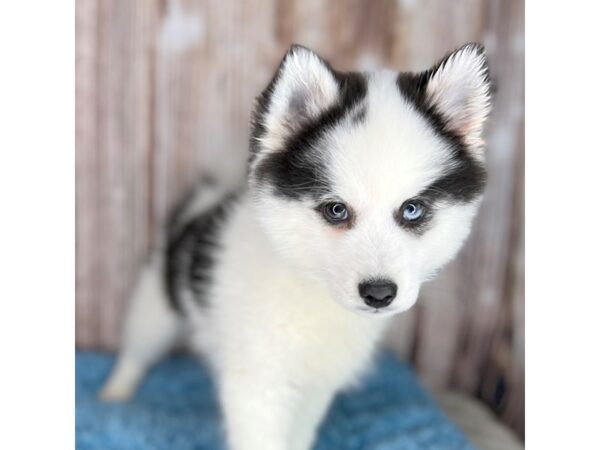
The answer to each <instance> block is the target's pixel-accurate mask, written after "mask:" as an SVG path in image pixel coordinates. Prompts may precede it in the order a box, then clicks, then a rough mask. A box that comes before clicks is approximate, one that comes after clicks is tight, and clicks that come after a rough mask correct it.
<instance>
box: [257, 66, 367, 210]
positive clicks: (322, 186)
mask: <svg viewBox="0 0 600 450" xmlns="http://www.w3.org/2000/svg"><path fill="white" fill-rule="evenodd" d="M331 70H332V74H333V75H334V77H335V79H336V81H337V83H338V85H339V98H338V100H337V101H336V102H335V103H334V104H333V105H332V106H330V107H329V108H327V109H326V110H325V111H323V113H321V114H320V115H319V116H318V117H316V118H315V119H313V120H311V121H309V122H308V123H307V124H306V125H305V126H304V127H302V128H301V129H300V130H299V131H298V132H296V133H294V134H293V135H291V136H289V137H288V138H287V139H285V141H284V143H283V145H282V148H281V149H276V150H274V151H273V152H272V153H270V154H269V155H267V156H265V158H264V159H263V160H261V161H260V162H259V163H258V165H257V167H256V168H255V177H256V180H257V181H258V182H259V183H267V184H269V185H271V186H273V188H274V192H275V194H277V195H280V196H283V197H286V198H289V199H294V200H298V199H300V198H302V197H306V196H310V197H313V198H318V197H321V196H322V195H325V194H327V193H329V192H330V184H331V182H330V180H329V178H328V175H327V168H326V167H325V166H324V164H323V161H324V160H325V157H324V155H325V151H324V149H323V148H321V147H320V146H321V145H322V139H323V136H324V134H325V133H326V132H327V131H329V130H331V129H333V128H335V127H336V126H337V125H339V124H340V123H341V122H342V121H343V120H344V119H345V118H346V117H347V116H348V115H349V114H352V113H355V116H356V115H358V119H359V120H362V119H363V118H364V114H366V108H362V107H359V108H358V109H356V107H357V105H359V103H360V102H361V101H362V100H363V99H364V98H365V97H366V95H367V81H366V79H365V76H364V75H363V74H360V73H357V72H346V73H343V72H337V71H334V70H333V69H331ZM265 92H267V94H268V93H269V92H270V93H271V94H272V88H271V89H270V90H269V88H267V91H265ZM269 95H270V94H269ZM265 101H267V102H268V100H265V99H264V98H263V99H262V102H263V103H262V105H263V106H259V107H258V108H257V110H256V114H266V113H267V110H268V106H264V102H265ZM363 109H364V112H362V111H361V110H363ZM355 110H356V112H355ZM351 118H352V119H353V120H355V117H354V116H351ZM262 123H263V119H262V118H260V117H258V118H257V117H255V118H254V120H253V124H254V128H253V138H252V140H251V141H252V142H251V151H252V152H253V153H254V154H256V153H257V152H259V151H260V149H259V148H258V146H260V143H259V142H258V140H257V137H258V138H260V137H262V136H264V133H265V132H266V130H265V128H264V125H261V124H262Z"/></svg>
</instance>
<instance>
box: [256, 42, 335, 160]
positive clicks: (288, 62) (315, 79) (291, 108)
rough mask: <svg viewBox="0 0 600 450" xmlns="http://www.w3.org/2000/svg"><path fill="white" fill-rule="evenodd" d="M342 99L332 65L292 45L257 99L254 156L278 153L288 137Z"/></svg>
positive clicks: (304, 49)
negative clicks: (269, 151)
mask: <svg viewBox="0 0 600 450" xmlns="http://www.w3.org/2000/svg"><path fill="white" fill-rule="evenodd" d="M338 96H339V84H338V82H337V80H336V77H335V75H334V72H333V70H332V69H331V67H330V66H329V64H328V63H327V62H326V61H324V60H323V59H322V58H321V57H320V56H318V55H317V54H316V53H314V52H313V51H312V50H309V49H308V48H306V47H302V46H300V45H292V47H291V48H290V49H289V50H288V52H287V53H286V55H285V56H284V58H283V60H282V61H281V64H280V65H279V69H278V70H277V72H276V74H275V77H274V78H273V80H272V81H271V83H270V84H269V86H268V87H267V88H266V89H265V90H264V92H263V93H262V94H261V95H260V97H258V99H257V104H256V107H255V110H254V113H253V132H252V134H253V136H252V137H253V141H255V142H253V145H252V150H253V153H257V152H258V151H260V150H267V151H268V150H271V151H274V150H276V149H277V148H278V147H279V146H281V144H282V143H283V141H284V139H285V138H286V137H288V136H290V135H292V134H293V133H295V132H297V131H298V130H299V129H300V128H301V127H302V126H303V125H305V124H306V123H307V122H309V121H310V120H312V119H314V118H316V117H318V116H319V115H320V114H321V113H322V112H323V111H325V110H326V109H327V108H329V107H331V106H332V105H333V104H335V102H336V101H337V99H338Z"/></svg>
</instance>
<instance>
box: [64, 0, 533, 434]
mask: <svg viewBox="0 0 600 450" xmlns="http://www.w3.org/2000/svg"><path fill="white" fill-rule="evenodd" d="M523 9H524V6H523V1H522V0H488V1H486V0H447V1H425V0H423V1H420V0H403V1H386V0H383V1H368V0H350V1H322V0H289V1H274V0H254V1H250V0H246V1H234V0H207V1H183V0H182V1H171V0H168V1H165V0H138V1H134V0H78V1H77V3H76V70H77V73H76V117H77V120H76V146H77V179H76V183H77V186H76V191H77V199H76V207H77V224H76V230H77V238H76V239H77V242H76V248H77V273H76V283H77V303H76V305H77V307H76V321H77V323H76V325H77V326H76V339H77V346H78V348H82V349H83V348H86V349H89V348H94V349H107V350H113V349H115V347H116V345H117V342H118V336H119V329H120V322H121V318H122V316H121V313H122V310H123V305H124V302H125V301H126V298H127V296H128V294H129V292H130V289H131V287H132V281H133V280H134V278H135V275H136V271H137V270H138V268H139V266H140V264H141V262H142V261H143V258H144V257H145V255H146V252H147V250H148V248H149V246H150V245H151V244H152V242H154V241H155V239H156V236H157V232H158V229H159V224H160V223H161V220H162V219H163V217H164V216H165V212H166V211H167V210H168V208H169V206H170V205H172V203H173V201H174V200H175V199H176V198H177V197H178V196H179V195H180V194H181V193H182V191H183V190H185V189H186V187H188V186H189V185H190V183H192V182H193V180H194V179H195V177H196V175H197V174H198V173H199V171H201V169H202V167H205V166H206V165H210V166H211V167H213V168H214V167H216V168H217V169H218V170H219V171H220V172H221V173H222V174H223V176H231V177H239V176H242V174H243V173H244V159H245V154H246V151H247V140H248V118H249V112H250V108H251V103H252V100H253V98H254V97H255V96H256V95H257V94H258V93H259V92H260V90H261V89H262V88H263V87H264V86H265V85H266V83H267V82H268V80H269V79H270V76H271V75H272V72H273V70H274V68H275V67H276V65H277V64H278V62H279V60H280V58H281V57H282V55H283V54H284V52H285V51H286V49H287V48H288V46H289V45H290V43H292V42H297V43H301V44H304V45H306V46H308V47H311V48H313V49H315V50H317V51H318V52H319V53H321V54H322V55H323V56H325V57H326V58H328V59H330V60H331V61H332V63H333V64H334V66H336V67H339V68H341V69H351V68H359V69H370V68H376V67H380V66H388V67H392V68H397V69H402V70H420V69H424V68H426V67H427V66H429V65H430V64H431V63H433V62H434V61H435V60H436V59H437V58H439V57H441V56H442V55H443V54H444V53H446V52H447V51H448V50H450V49H452V48H454V47H456V46H459V45H460V44H462V43H465V42H468V41H479V42H482V43H483V44H485V45H486V47H487V51H488V55H489V60H490V66H491V72H492V76H493V77H494V78H495V80H496V82H497V96H496V100H495V105H494V111H493V114H492V119H491V121H490V123H489V126H488V128H487V136H488V138H487V139H488V143H489V151H488V162H489V169H490V178H489V185H488V188H487V193H486V197H485V201H484V204H483V206H482V209H481V213H480V215H479V217H478V219H477V222H476V224H475V227H474V230H473V233H472V235H471V237H470V239H469V241H468V243H467V245H466V247H465V249H464V250H463V251H462V252H461V254H460V256H459V257H458V258H457V260H456V261H454V262H453V263H451V264H450V265H449V266H448V267H447V268H446V269H445V270H444V272H443V273H442V274H441V275H440V276H439V278H438V279H437V280H436V281H434V282H432V283H430V284H429V285H427V286H426V287H425V288H424V289H423V292H422V299H421V301H420V303H419V304H418V305H417V306H416V307H415V308H414V309H413V310H412V311H410V312H409V313H407V314H405V315H402V316H400V317H399V318H398V319H397V324H396V325H395V326H394V327H393V329H392V330H391V333H390V336H389V343H390V344H391V345H392V347H393V348H394V349H395V350H396V351H397V352H398V353H399V354H401V355H403V356H405V357H407V358H410V360H411V361H412V362H413V364H414V365H415V366H416V368H417V369H418V371H419V372H420V374H421V375H422V378H423V379H424V381H425V382H426V383H428V384H430V385H432V386H434V387H440V386H441V387H445V386H450V387H453V388H456V389H459V390H463V391H466V392H469V393H472V394H473V395H475V396H477V397H479V398H481V399H483V400H484V401H485V402H486V403H487V404H489V405H490V406H491V407H492V408H493V409H494V410H495V411H496V412H497V413H498V415H499V416H500V417H501V418H502V420H504V421H505V422H506V423H508V424H509V425H510V426H511V427H513V428H514V429H515V430H517V432H518V433H519V434H520V435H521V436H523V433H524V264H523V259H524V251H523V165H524V158H523V152H524V148H523V146H524V143H523V141H524V139H523V134H524V128H523V126H524V125H523V106H524V105H523V93H524V92H523V91H524V87H523V84H524V80H523V78H524V30H523V28H524V25H523V15H524V11H523Z"/></svg>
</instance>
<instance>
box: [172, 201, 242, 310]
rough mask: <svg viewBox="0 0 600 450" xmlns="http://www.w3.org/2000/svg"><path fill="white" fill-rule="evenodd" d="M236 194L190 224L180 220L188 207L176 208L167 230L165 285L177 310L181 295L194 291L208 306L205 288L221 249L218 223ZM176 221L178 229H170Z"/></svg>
mask: <svg viewBox="0 0 600 450" xmlns="http://www.w3.org/2000/svg"><path fill="white" fill-rule="evenodd" d="M235 198H236V195H235V194H231V195H229V196H226V197H225V198H224V199H223V200H222V201H221V202H220V203H218V204H217V205H215V206H213V207H212V208H210V209H208V210H206V211H205V212H203V213H201V214H199V215H197V216H195V217H193V218H192V219H191V220H189V221H188V222H187V223H184V224H181V223H177V221H178V219H177V216H181V211H183V210H184V208H185V203H184V206H183V207H180V208H177V209H176V210H175V211H174V214H173V215H172V218H171V220H170V221H169V223H170V229H169V230H168V236H169V238H168V242H167V251H166V256H165V268H164V270H165V271H164V275H165V288H166V290H167V294H168V297H169V301H170V303H171V305H172V306H173V308H174V309H175V310H176V311H178V312H183V311H182V299H181V296H182V295H185V293H186V292H187V293H189V292H191V293H192V294H193V296H194V298H195V300H196V301H197V302H198V303H199V304H200V305H203V306H204V305H207V303H208V300H207V299H206V288H207V286H208V285H209V284H210V282H211V276H212V266H213V265H214V254H215V251H216V250H217V249H218V246H219V242H218V238H219V236H218V233H217V231H218V226H219V224H220V223H222V222H223V220H224V219H225V217H226V215H227V212H228V211H229V209H230V207H231V203H232V201H234V200H235ZM175 224H177V228H175V229H171V227H172V226H174V225H175Z"/></svg>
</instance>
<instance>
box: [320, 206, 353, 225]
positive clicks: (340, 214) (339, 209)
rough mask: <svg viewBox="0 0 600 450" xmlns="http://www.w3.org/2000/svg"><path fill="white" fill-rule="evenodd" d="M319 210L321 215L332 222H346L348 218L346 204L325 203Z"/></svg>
mask: <svg viewBox="0 0 600 450" xmlns="http://www.w3.org/2000/svg"><path fill="white" fill-rule="evenodd" d="M321 211H322V213H323V217H325V219H327V221H328V222H330V223H333V224H337V223H342V222H346V221H347V220H348V219H349V218H350V213H349V212H348V208H347V207H346V205H344V204H343V203H339V202H331V203H326V204H324V205H323V206H322V209H321Z"/></svg>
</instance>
